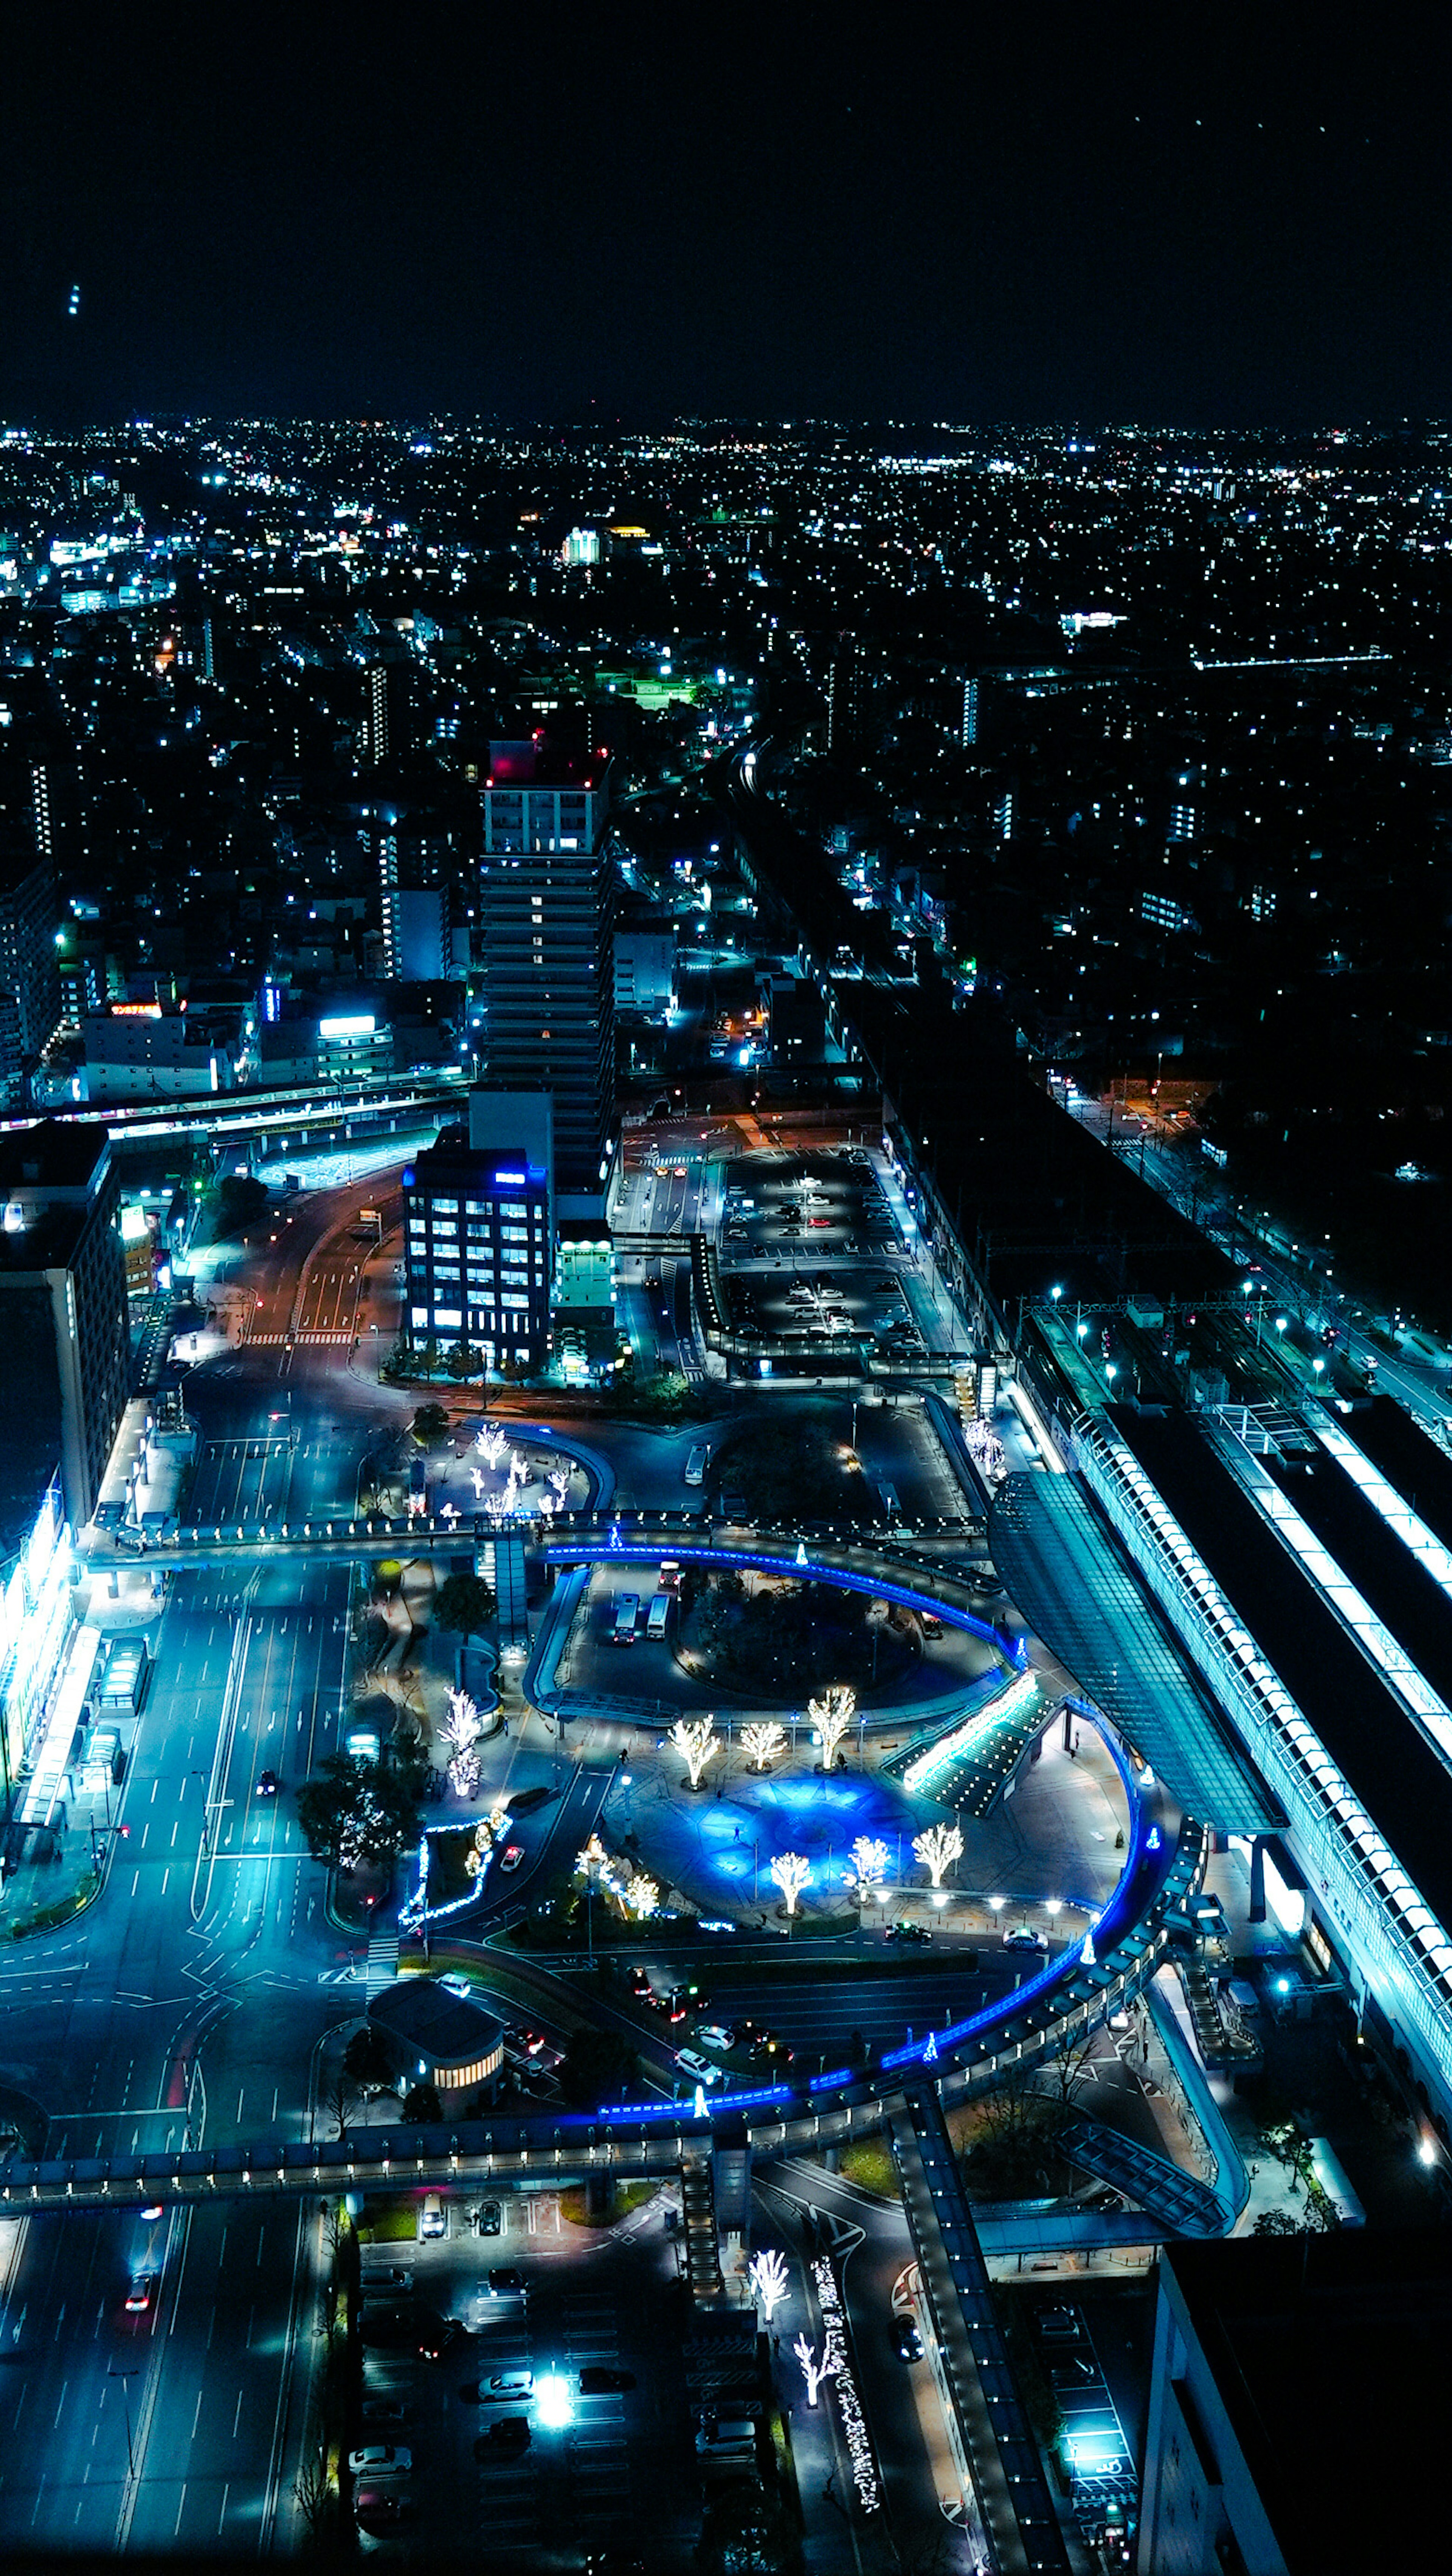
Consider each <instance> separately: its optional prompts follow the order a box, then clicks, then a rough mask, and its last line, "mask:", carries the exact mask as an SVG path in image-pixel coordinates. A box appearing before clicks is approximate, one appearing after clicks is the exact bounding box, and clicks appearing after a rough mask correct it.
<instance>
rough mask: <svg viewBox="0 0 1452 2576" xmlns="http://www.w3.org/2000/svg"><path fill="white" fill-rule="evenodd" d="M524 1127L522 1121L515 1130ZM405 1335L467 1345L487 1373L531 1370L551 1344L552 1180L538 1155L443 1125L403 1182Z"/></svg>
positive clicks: (521, 1144)
mask: <svg viewBox="0 0 1452 2576" xmlns="http://www.w3.org/2000/svg"><path fill="white" fill-rule="evenodd" d="M523 1124H524V1122H523V1120H521V1121H520V1125H521V1130H523ZM403 1213H404V1239H405V1247H406V1249H405V1260H406V1264H407V1281H408V1331H409V1338H410V1340H411V1341H412V1342H413V1343H414V1344H415V1346H417V1345H419V1344H420V1343H424V1342H438V1343H441V1344H444V1345H448V1344H455V1345H457V1344H459V1343H464V1344H466V1345H467V1346H468V1347H469V1348H470V1349H471V1350H474V1351H479V1352H481V1353H482V1354H483V1365H484V1367H485V1368H486V1369H487V1370H494V1369H502V1368H504V1367H505V1366H506V1365H508V1366H509V1367H511V1368H514V1367H518V1368H521V1369H538V1368H540V1367H542V1366H543V1364H544V1360H545V1356H546V1353H547V1350H548V1347H549V1331H550V1291H551V1286H552V1279H553V1261H554V1254H553V1236H552V1226H551V1216H550V1176H549V1169H548V1164H547V1162H546V1161H545V1160H544V1159H542V1157H541V1156H540V1154H539V1152H538V1150H537V1148H536V1150H535V1151H534V1152H533V1153H531V1151H530V1150H529V1149H528V1145H527V1143H526V1142H525V1141H524V1140H523V1136H522V1137H521V1141H520V1142H517V1143H516V1144H515V1145H514V1146H513V1147H509V1148H506V1147H502V1146H499V1145H497V1144H495V1145H487V1144H484V1145H477V1146H476V1145H473V1144H471V1142H470V1136H469V1130H468V1129H467V1128H465V1127H451V1128H446V1129H445V1130H444V1132H443V1134H442V1135H441V1136H440V1137H439V1140H438V1143H437V1144H436V1145H434V1146H432V1147H431V1148H430V1149H429V1151H428V1152H427V1153H425V1154H420V1155H419V1157H418V1159H417V1161H416V1162H414V1163H410V1164H408V1165H406V1166H405V1169H404V1175H403Z"/></svg>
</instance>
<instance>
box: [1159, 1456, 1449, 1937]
mask: <svg viewBox="0 0 1452 2576" xmlns="http://www.w3.org/2000/svg"><path fill="white" fill-rule="evenodd" d="M1111 1413H1112V1419H1113V1421H1114V1426H1115V1429H1116V1430H1117V1431H1118V1432H1119V1434H1120V1436H1121V1437H1122V1438H1123V1439H1124V1440H1125V1441H1127V1442H1128V1444H1129V1446H1130V1448H1131V1449H1132V1450H1133V1451H1134V1453H1135V1455H1136V1457H1137V1458H1138V1459H1139V1462H1140V1464H1141V1466H1142V1467H1143V1468H1144V1470H1145V1472H1146V1474H1147V1475H1148V1476H1149V1477H1150V1478H1151V1479H1152V1481H1153V1482H1154V1484H1155V1485H1156V1486H1157V1488H1158V1489H1159V1491H1160V1493H1161V1494H1162V1495H1163V1497H1164V1499H1165V1501H1166V1503H1167V1504H1168V1506H1169V1508H1170V1510H1171V1511H1172V1512H1173V1514H1174V1515H1175V1518H1176V1520H1177V1521H1178V1522H1179V1524H1180V1526H1181V1528H1182V1529H1183V1530H1184V1533H1185V1535H1186V1537H1187V1538H1188V1539H1189V1541H1190V1544H1191V1546H1192V1547H1193V1548H1195V1549H1196V1550H1197V1551H1198V1552H1199V1554H1200V1555H1201V1556H1202V1557H1203V1559H1204V1561H1205V1563H1206V1565H1207V1566H1208V1567H1209V1569H1210V1572H1211V1574H1212V1575H1213V1576H1214V1578H1215V1580H1216V1582H1217V1583H1218V1584H1219V1585H1220V1587H1221V1589H1222V1590H1223V1591H1224V1593H1225V1594H1226V1596H1227V1598H1228V1599H1229V1600H1230V1601H1231V1602H1232V1603H1233V1604H1234V1607H1235V1608H1236V1610H1237V1611H1238V1612H1239V1614H1240V1617H1241V1619H1242V1620H1243V1622H1244V1624H1245V1626H1246V1628H1247V1629H1248V1630H1249V1632H1250V1634H1251V1635H1252V1636H1253V1637H1254V1639H1255V1641H1256V1643H1257V1645H1258V1646H1259V1648H1260V1650H1261V1652H1262V1654H1263V1655H1264V1656H1265V1659H1266V1662H1267V1663H1268V1664H1269V1665H1270V1667H1271V1669H1272V1671H1273V1672H1275V1673H1276V1674H1277V1676H1278V1677H1279V1679H1280V1681H1281V1682H1282V1683H1283V1684H1284V1686H1285V1688H1286V1689H1287V1690H1288V1691H1289V1692H1290V1695H1291V1697H1292V1699H1293V1700H1294V1701H1295V1702H1296V1705H1297V1707H1298V1708H1299V1709H1300V1710H1301V1711H1302V1713H1303V1715H1304V1716H1305V1717H1306V1719H1307V1720H1308V1722H1309V1724H1310V1725H1311V1726H1312V1727H1314V1729H1315V1731H1316V1734H1317V1736H1318V1737H1319V1738H1320V1741H1321V1743H1322V1744H1323V1745H1324V1746H1325V1748H1326V1751H1327V1752H1328V1753H1329V1755H1330V1757H1331V1759H1332V1761H1333V1762H1334V1763H1335V1764H1336V1766H1337V1769H1338V1770H1339V1771H1340V1772H1341V1774H1342V1776H1343V1778H1344V1779H1345V1780H1346V1781H1347V1783H1348V1785H1349V1786H1350V1789H1351V1792H1352V1795H1353V1796H1354V1797H1355V1798H1356V1799H1357V1800H1358V1801H1359V1803H1360V1805H1361V1806H1362V1807H1363V1808H1364V1809H1365V1811H1366V1813H1367V1815H1368V1816H1370V1817H1371V1819H1372V1821H1373V1822H1374V1824H1375V1825H1376V1827H1377V1829H1378V1831H1379V1832H1380V1833H1382V1834H1384V1835H1385V1837H1386V1840H1387V1842H1388V1844H1389V1845H1390V1847H1391V1849H1392V1851H1393V1852H1394V1854H1395V1855H1396V1858H1397V1860H1398V1861H1399V1862H1400V1864H1401V1866H1402V1868H1403V1869H1404V1870H1405V1871H1406V1872H1407V1874H1408V1876H1409V1877H1410V1878H1411V1879H1412V1881H1413V1882H1414V1884H1415V1886H1416V1887H1417V1889H1418V1891H1419V1893H1420V1894H1421V1896H1422V1897H1423V1899H1424V1900H1425V1902H1426V1903H1427V1904H1428V1905H1429V1906H1430V1907H1431V1909H1432V1911H1433V1913H1434V1914H1435V1915H1436V1917H1437V1919H1438V1921H1439V1923H1441V1924H1443V1925H1447V1924H1452V1774H1449V1773H1448V1771H1447V1770H1446V1768H1445V1767H1444V1765H1443V1763H1442V1761H1441V1759H1440V1758H1439V1756H1438V1755H1437V1753H1436V1752H1435V1751H1434V1750H1433V1748H1432V1746H1431V1744H1430V1743H1429V1742H1428V1741H1427V1738H1426V1737H1425V1736H1424V1735H1423V1734H1422V1733H1421V1731H1420V1729H1419V1728H1418V1726H1417V1725H1416V1724H1415V1722H1414V1720H1413V1719H1412V1717H1411V1716H1410V1715H1409V1714H1408V1712H1407V1710H1406V1709H1405V1708H1404V1707H1403V1705H1402V1702H1401V1700H1400V1699H1399V1698H1398V1697H1397V1696H1396V1694H1395V1692H1394V1691H1393V1690H1392V1689H1391V1688H1390V1686H1389V1685H1388V1684H1387V1683H1386V1682H1385V1681H1384V1680H1383V1679H1382V1676H1381V1674H1380V1673H1379V1672H1378V1671H1377V1669H1376V1667H1375V1665H1374V1664H1373V1663H1372V1662H1371V1661H1370V1658H1369V1657H1368V1656H1367V1655H1366V1654H1364V1653H1363V1651H1362V1648H1361V1646H1360V1645H1359V1644H1358V1642H1357V1639H1356V1637H1355V1636H1354V1634H1353V1633H1352V1631H1351V1629H1350V1628H1349V1627H1346V1626H1345V1625H1343V1623H1342V1621H1341V1620H1340V1619H1339V1618H1338V1617H1337V1614H1336V1612H1335V1611H1334V1610H1333V1609H1332V1607H1331V1605H1330V1603H1329V1602H1328V1601H1327V1600H1326V1599H1325V1598H1324V1597H1323V1596H1322V1594H1321V1593H1320V1592H1319V1591H1318V1590H1317V1589H1316V1587H1315V1585H1314V1584H1313V1583H1312V1582H1311V1581H1310V1579H1309V1577H1308V1576H1307V1575H1306V1573H1305V1572H1304V1571H1303V1570H1302V1568H1301V1566H1300V1564H1299V1562H1298V1561H1297V1559H1296V1558H1295V1557H1294V1556H1292V1554H1291V1553H1290V1551H1289V1549H1288V1548H1286V1547H1284V1546H1282V1545H1281V1543H1280V1542H1279V1540H1278V1539H1277V1538H1276V1536H1275V1535H1274V1534H1273V1531H1272V1529H1271V1527H1270V1525H1269V1524H1268V1523H1267V1521H1266V1520H1265V1519H1264V1518H1263V1517H1262V1515H1261V1513H1260V1512H1259V1511H1258V1510H1257V1508H1256V1506H1255V1504H1254V1503H1253V1502H1252V1501H1251V1500H1250V1497H1249V1496H1248V1495H1247V1494H1245V1493H1243V1492H1242V1491H1241V1488H1240V1487H1239V1485H1237V1484H1236V1482H1235V1480H1234V1478H1233V1477H1232V1476H1231V1475H1230V1474H1229V1472H1228V1470H1227V1469H1226V1468H1225V1467H1224V1466H1222V1464H1221V1462H1220V1460H1219V1459H1218V1458H1217V1457H1216V1455H1215V1453H1214V1451H1213V1450H1212V1448H1211V1447H1210V1444H1209V1442H1208V1441H1207V1440H1206V1439H1205V1437H1204V1435H1203V1434H1202V1432H1201V1431H1200V1430H1199V1428H1198V1427H1197V1425H1196V1424H1195V1423H1194V1422H1193V1421H1192V1420H1191V1419H1190V1418H1189V1416H1188V1415H1176V1414H1163V1415H1156V1414H1153V1413H1149V1412H1140V1411H1138V1410H1137V1409H1136V1408H1135V1407H1133V1406H1129V1405H1116V1406H1114V1407H1112V1408H1111ZM1411 1571H1412V1569H1411V1566H1410V1562H1409V1565H1408V1581H1409V1582H1410V1576H1411Z"/></svg>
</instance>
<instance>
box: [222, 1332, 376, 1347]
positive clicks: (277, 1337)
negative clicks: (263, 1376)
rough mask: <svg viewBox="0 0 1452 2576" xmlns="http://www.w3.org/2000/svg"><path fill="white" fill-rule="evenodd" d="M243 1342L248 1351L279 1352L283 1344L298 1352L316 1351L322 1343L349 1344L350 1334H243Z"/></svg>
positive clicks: (351, 1337) (351, 1336)
mask: <svg viewBox="0 0 1452 2576" xmlns="http://www.w3.org/2000/svg"><path fill="white" fill-rule="evenodd" d="M242 1338H243V1342H244V1344H245V1346H246V1348H247V1349H248V1350H250V1351H280V1350H281V1348H282V1346H283V1344H284V1342H291V1343H292V1344H293V1345H294V1347H295V1348H296V1349H298V1350H302V1349H304V1348H306V1349H317V1348H318V1347H320V1346H321V1345H322V1344H323V1343H325V1342H326V1343H336V1342H351V1341H352V1340H353V1338H354V1337H353V1335H352V1333H350V1332H348V1331H347V1330H346V1329H344V1330H343V1331H328V1332H301V1333H244V1335H243V1337H242Z"/></svg>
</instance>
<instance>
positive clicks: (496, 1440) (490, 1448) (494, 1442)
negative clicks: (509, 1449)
mask: <svg viewBox="0 0 1452 2576" xmlns="http://www.w3.org/2000/svg"><path fill="white" fill-rule="evenodd" d="M474 1446H475V1448H476V1449H477V1450H478V1452H479V1455H480V1457H481V1458H482V1459H483V1461H484V1464H485V1466H486V1467H497V1466H498V1464H499V1461H500V1459H501V1458H502V1457H503V1455H504V1449H505V1439H504V1433H503V1432H502V1431H501V1430H500V1428H499V1425H498V1424H497V1423H496V1422H487V1423H486V1424H485V1425H484V1428H483V1430H482V1431H476V1432H475V1434H474Z"/></svg>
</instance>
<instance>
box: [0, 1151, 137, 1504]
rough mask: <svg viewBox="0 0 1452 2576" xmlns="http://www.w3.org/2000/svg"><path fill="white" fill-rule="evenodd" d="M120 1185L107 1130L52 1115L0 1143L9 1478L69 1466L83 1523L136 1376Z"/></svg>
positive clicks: (70, 1498)
mask: <svg viewBox="0 0 1452 2576" xmlns="http://www.w3.org/2000/svg"><path fill="white" fill-rule="evenodd" d="M119 1202H120V1188H119V1184H118V1181H117V1177H116V1170H115V1166H114V1164H113V1162H112V1158H111V1147H110V1143H109V1141H108V1139H107V1136H106V1131H105V1129H104V1128H96V1127H79V1126H68V1125H66V1124H64V1123H63V1122H61V1121H56V1120H47V1121H45V1122H44V1123H43V1124H41V1125H40V1126H37V1127H21V1128H12V1129H11V1131H10V1132H9V1134H7V1135H6V1136H4V1137H3V1138H0V1334H3V1336H4V1345H3V1346H4V1350H5V1354H6V1367H5V1369H4V1371H3V1372H0V1478H3V1479H4V1480H5V1481H6V1482H7V1483H8V1481H9V1480H10V1479H12V1478H13V1477H14V1476H16V1475H17V1474H19V1475H20V1476H21V1477H22V1479H23V1480H24V1481H26V1482H27V1486H28V1483H29V1482H30V1481H33V1479H34V1476H35V1475H37V1474H38V1475H39V1476H40V1484H41V1487H42V1488H43V1485H44V1481H45V1476H46V1475H48V1474H49V1472H50V1469H51V1467H52V1466H53V1465H54V1462H55V1460H56V1458H57V1457H58V1458H59V1459H60V1463H61V1482H62V1486H63V1489H64V1494H65V1508H66V1518H67V1519H68V1520H69V1521H70V1522H71V1523H72V1524H73V1525H74V1527H76V1528H77V1529H79V1528H81V1527H82V1526H83V1524H84V1523H85V1522H86V1521H88V1520H89V1519H90V1517H91V1514H92V1512H93V1511H94V1510H95V1507H96V1497H97V1494H98V1493H99V1491H100V1486H101V1479H102V1477H103V1475H104V1474H105V1469H106V1461H107V1458H108V1457H109V1456H110V1452H111V1444H112V1442H113V1440H114V1439H115V1437H116V1430H117V1426H118V1424H119V1422H120V1420H121V1415H122V1412H123V1410H124V1408H125V1404H126V1398H127V1394H128V1392H129V1389H130V1378H131V1348H130V1339H129V1335H128V1330H127V1318H126V1256H125V1253H124V1252H123V1250H122V1245H121V1231H120V1226H119V1224H118V1222H117V1209H118V1206H119Z"/></svg>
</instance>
